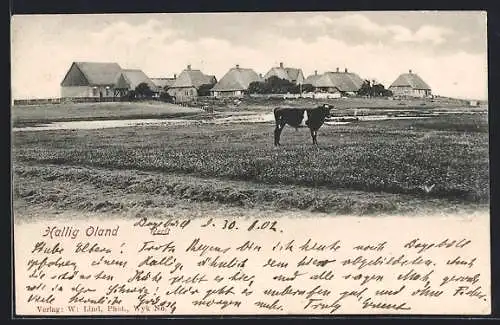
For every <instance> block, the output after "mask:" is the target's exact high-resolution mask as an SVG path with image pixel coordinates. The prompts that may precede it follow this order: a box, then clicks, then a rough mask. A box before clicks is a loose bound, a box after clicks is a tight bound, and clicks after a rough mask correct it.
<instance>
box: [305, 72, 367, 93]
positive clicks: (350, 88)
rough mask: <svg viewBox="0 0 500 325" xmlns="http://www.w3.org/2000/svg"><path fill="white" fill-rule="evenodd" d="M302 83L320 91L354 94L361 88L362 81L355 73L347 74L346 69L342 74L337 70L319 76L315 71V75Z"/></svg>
mask: <svg viewBox="0 0 500 325" xmlns="http://www.w3.org/2000/svg"><path fill="white" fill-rule="evenodd" d="M304 83H305V84H311V85H312V86H313V87H314V88H315V89H316V90H320V91H327V92H336V91H339V92H341V93H347V94H355V93H356V92H358V91H359V90H360V89H361V87H362V86H363V79H361V78H360V77H359V76H358V75H357V74H356V73H352V72H349V71H348V70H347V68H346V69H345V70H344V71H343V72H342V71H340V70H339V68H337V70H336V71H335V72H332V71H327V72H325V73H323V74H321V75H318V73H317V71H315V74H314V75H311V76H309V77H307V79H306V80H305V82H304Z"/></svg>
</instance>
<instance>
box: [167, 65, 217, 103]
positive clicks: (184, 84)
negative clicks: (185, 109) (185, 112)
mask: <svg viewBox="0 0 500 325" xmlns="http://www.w3.org/2000/svg"><path fill="white" fill-rule="evenodd" d="M216 82H217V79H216V78H215V76H212V75H206V74H204V73H203V72H201V71H200V70H197V69H191V65H188V66H187V67H186V69H184V70H183V71H182V72H181V73H180V74H179V76H178V77H177V78H176V79H175V81H174V82H173V83H172V85H170V87H169V89H168V90H167V92H168V94H169V95H170V96H172V97H174V98H175V101H176V102H184V101H189V100H191V99H194V98H195V97H197V96H198V95H199V91H200V88H201V87H202V86H204V87H208V88H211V87H212V86H213V85H215V83H216Z"/></svg>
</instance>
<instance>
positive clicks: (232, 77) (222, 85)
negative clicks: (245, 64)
mask: <svg viewBox="0 0 500 325" xmlns="http://www.w3.org/2000/svg"><path fill="white" fill-rule="evenodd" d="M254 81H262V78H260V77H259V75H258V74H257V73H256V72H255V71H254V70H252V69H246V68H240V67H239V66H237V67H235V68H231V69H230V70H229V71H228V72H227V73H226V74H225V75H224V77H222V79H221V80H219V82H218V83H217V84H216V85H215V86H214V87H213V88H212V90H215V91H236V90H247V89H248V86H249V85H250V84H251V83H252V82H254Z"/></svg>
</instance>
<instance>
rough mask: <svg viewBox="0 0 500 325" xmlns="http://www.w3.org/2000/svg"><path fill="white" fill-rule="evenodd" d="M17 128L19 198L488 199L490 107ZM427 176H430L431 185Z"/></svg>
mask: <svg viewBox="0 0 500 325" xmlns="http://www.w3.org/2000/svg"><path fill="white" fill-rule="evenodd" d="M273 128H274V126H273V125H272V123H253V124H251V123H247V124H244V123H241V124H227V125H225V124H222V125H211V124H206V125H191V126H175V125H172V126H162V127H153V126H151V127H147V128H143V127H131V128H114V129H100V130H58V131H37V132H16V133H15V135H14V137H13V157H14V177H15V187H14V198H15V203H16V204H15V207H16V206H17V207H18V209H22V207H26V206H27V205H30V206H36V205H38V206H41V207H44V208H50V209H58V210H70V209H72V210H81V211H114V212H120V213H123V212H124V211H129V210H130V209H137V208H139V209H151V208H154V209H161V208H162V207H172V206H175V205H186V204H187V203H186V202H188V203H189V202H191V203H192V204H199V203H207V204H208V203H209V204H215V205H217V206H219V205H220V206H238V207H243V208H270V209H278V210H289V211H292V210H303V211H310V212H324V213H331V214H356V215H364V214H379V213H384V214H395V213H410V212H412V211H413V212H415V211H416V212H417V213H419V212H422V213H427V212H429V213H431V212H433V211H457V210H475V209H487V207H488V202H489V172H488V165H489V160H488V126H487V114H486V113H485V112H483V113H477V114H449V115H443V116H435V117H432V118H427V119H414V120H387V121H364V122H357V123H351V124H346V125H335V126H333V125H325V126H323V127H322V128H321V129H320V131H319V136H318V142H319V146H317V147H314V146H312V145H311V144H310V142H311V140H310V136H309V132H308V130H307V129H303V128H300V129H298V130H297V131H296V130H294V129H293V128H285V130H284V131H283V134H282V141H281V142H282V147H279V148H275V147H274V146H273V145H272V143H273V139H272V137H273ZM426 186H429V187H430V186H433V187H432V190H430V191H426V190H425V187H426Z"/></svg>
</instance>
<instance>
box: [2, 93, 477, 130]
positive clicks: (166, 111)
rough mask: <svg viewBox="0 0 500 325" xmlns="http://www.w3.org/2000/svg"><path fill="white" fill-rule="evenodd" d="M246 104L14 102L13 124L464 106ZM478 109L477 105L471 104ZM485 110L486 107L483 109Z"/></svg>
mask: <svg viewBox="0 0 500 325" xmlns="http://www.w3.org/2000/svg"><path fill="white" fill-rule="evenodd" d="M243 101H244V102H243V105H240V106H236V105H234V104H233V103H232V101H227V102H225V101H218V102H216V101H213V100H205V101H203V100H200V101H199V102H198V103H195V104H193V105H194V106H198V107H182V106H179V105H174V104H169V103H162V102H118V103H80V104H75V103H62V104H43V105H24V106H14V107H13V108H12V110H11V115H12V122H13V123H12V124H13V126H15V127H20V126H26V125H36V124H43V123H48V122H63V121H86V120H113V119H149V118H155V119H157V118H179V117H183V118H186V117H190V118H202V117H206V116H207V114H205V112H204V111H203V110H202V109H200V107H201V106H203V105H205V106H212V107H213V108H214V109H215V110H216V112H219V113H223V114H229V113H245V114H246V113H252V112H271V111H272V109H273V108H274V107H277V106H292V107H293V106H316V105H318V104H323V103H328V104H331V105H333V106H334V107H335V110H336V114H342V115H352V114H353V113H354V110H356V111H357V113H358V114H379V113H380V112H381V111H383V110H395V109H397V110H407V109H410V110H413V111H415V112H419V111H429V110H442V109H454V108H463V104H462V103H459V102H454V101H445V100H432V101H431V100H422V99H415V100H404V101H403V100H387V99H373V98H372V99H366V98H349V99H344V98H339V99H330V100H313V99H298V100H297V99H295V100H284V99H262V98H245V99H244V100H243ZM469 109H471V110H474V108H469ZM483 110H484V109H483Z"/></svg>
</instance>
